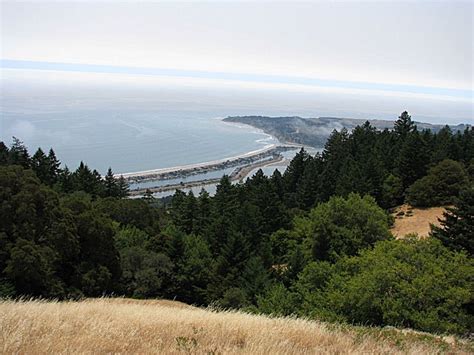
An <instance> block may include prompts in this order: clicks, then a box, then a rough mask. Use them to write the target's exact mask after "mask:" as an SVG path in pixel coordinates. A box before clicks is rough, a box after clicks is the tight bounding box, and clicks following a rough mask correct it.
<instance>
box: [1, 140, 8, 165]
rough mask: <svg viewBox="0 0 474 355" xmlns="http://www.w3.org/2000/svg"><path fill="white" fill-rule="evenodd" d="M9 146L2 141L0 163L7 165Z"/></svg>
mask: <svg viewBox="0 0 474 355" xmlns="http://www.w3.org/2000/svg"><path fill="white" fill-rule="evenodd" d="M8 155H9V151H8V147H7V146H6V145H5V143H3V142H0V165H6V164H7V163H8Z"/></svg>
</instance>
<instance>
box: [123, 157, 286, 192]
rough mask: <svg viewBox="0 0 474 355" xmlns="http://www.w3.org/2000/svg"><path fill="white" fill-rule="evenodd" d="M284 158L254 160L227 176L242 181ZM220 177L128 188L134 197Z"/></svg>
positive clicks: (201, 184)
mask: <svg viewBox="0 0 474 355" xmlns="http://www.w3.org/2000/svg"><path fill="white" fill-rule="evenodd" d="M285 161H286V159H285V158H284V157H283V156H281V155H279V156H275V157H273V158H272V159H271V160H267V161H260V162H256V163H253V164H249V165H244V166H240V167H237V168H236V169H235V170H234V171H233V172H232V173H231V174H230V175H229V178H230V180H231V181H232V182H242V181H243V180H244V179H245V178H246V177H248V175H249V174H250V173H251V172H252V171H253V170H255V169H257V168H263V167H267V166H272V165H278V164H281V163H282V162H285ZM221 178H222V177H219V178H210V179H204V180H196V181H188V182H182V183H178V184H169V185H164V186H156V187H147V188H139V189H134V190H130V196H131V197H136V196H140V195H144V194H145V192H146V191H147V190H148V191H150V192H152V193H160V192H166V191H174V190H178V189H189V188H192V187H196V186H202V187H205V186H209V185H214V184H217V183H219V181H220V180H221Z"/></svg>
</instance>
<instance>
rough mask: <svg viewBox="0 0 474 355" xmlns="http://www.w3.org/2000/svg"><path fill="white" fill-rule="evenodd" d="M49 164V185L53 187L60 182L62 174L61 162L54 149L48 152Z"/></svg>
mask: <svg viewBox="0 0 474 355" xmlns="http://www.w3.org/2000/svg"><path fill="white" fill-rule="evenodd" d="M48 164H49V185H53V184H55V183H56V182H58V179H59V174H60V173H61V162H60V161H59V159H58V158H57V157H56V153H55V152H54V150H53V148H50V149H49V152H48Z"/></svg>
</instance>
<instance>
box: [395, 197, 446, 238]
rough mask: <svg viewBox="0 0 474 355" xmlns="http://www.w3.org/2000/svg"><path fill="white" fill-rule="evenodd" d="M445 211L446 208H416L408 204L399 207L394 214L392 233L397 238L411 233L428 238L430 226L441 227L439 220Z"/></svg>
mask: <svg viewBox="0 0 474 355" xmlns="http://www.w3.org/2000/svg"><path fill="white" fill-rule="evenodd" d="M445 210H446V209H445V208H444V207H431V208H414V207H411V206H409V205H406V204H405V205H402V206H399V207H397V208H396V209H395V210H394V212H393V213H392V216H393V217H394V218H395V222H394V224H393V226H392V228H391V232H392V234H393V235H394V236H395V237H397V238H399V237H404V236H405V235H407V234H410V233H416V234H418V235H419V236H420V237H427V236H428V235H429V233H430V231H431V227H430V225H431V224H434V225H436V226H439V225H440V222H439V220H438V219H439V218H442V217H443V213H444V211H445Z"/></svg>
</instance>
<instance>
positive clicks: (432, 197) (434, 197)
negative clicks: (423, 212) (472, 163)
mask: <svg viewBox="0 0 474 355" xmlns="http://www.w3.org/2000/svg"><path fill="white" fill-rule="evenodd" d="M468 183H469V177H468V175H467V173H466V171H465V170H464V167H463V166H462V165H461V164H460V163H458V162H456V161H454V160H450V159H445V160H443V161H442V162H440V163H439V164H438V165H436V166H434V167H433V168H431V169H430V170H429V172H428V175H426V176H425V177H423V178H421V179H419V180H417V181H416V182H415V183H414V184H413V185H411V186H410V187H409V188H408V191H407V202H408V203H410V204H411V205H413V206H417V207H430V206H443V205H449V204H452V203H453V202H454V200H455V198H456V197H457V196H459V192H460V191H461V190H462V189H464V188H465V187H466V186H467V185H468Z"/></svg>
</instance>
